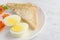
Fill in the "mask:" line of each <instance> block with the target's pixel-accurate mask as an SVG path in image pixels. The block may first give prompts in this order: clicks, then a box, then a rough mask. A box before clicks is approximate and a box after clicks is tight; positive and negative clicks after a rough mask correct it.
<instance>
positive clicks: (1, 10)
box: [0, 6, 4, 14]
mask: <svg viewBox="0 0 60 40" xmlns="http://www.w3.org/2000/svg"><path fill="white" fill-rule="evenodd" d="M3 12H4V8H3V7H2V6H0V14H2V13H3Z"/></svg>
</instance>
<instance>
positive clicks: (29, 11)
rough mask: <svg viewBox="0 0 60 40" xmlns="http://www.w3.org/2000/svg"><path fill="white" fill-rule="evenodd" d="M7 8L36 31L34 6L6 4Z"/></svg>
mask: <svg viewBox="0 0 60 40" xmlns="http://www.w3.org/2000/svg"><path fill="white" fill-rule="evenodd" d="M7 6H8V7H9V8H11V9H12V10H13V11H14V12H15V13H16V14H17V15H19V16H21V17H22V19H23V20H24V21H25V22H27V23H28V24H29V27H30V28H31V29H33V30H36V29H38V19H37V10H38V8H37V7H36V6H33V5H32V4H28V5H27V3H26V4H15V3H8V4H7Z"/></svg>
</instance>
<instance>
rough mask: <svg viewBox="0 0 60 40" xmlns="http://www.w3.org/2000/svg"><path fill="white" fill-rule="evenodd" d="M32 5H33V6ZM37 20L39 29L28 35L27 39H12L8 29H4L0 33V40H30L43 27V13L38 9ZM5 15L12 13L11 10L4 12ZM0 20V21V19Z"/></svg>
mask: <svg viewBox="0 0 60 40" xmlns="http://www.w3.org/2000/svg"><path fill="white" fill-rule="evenodd" d="M33 5H34V4H33ZM38 11H39V12H38V20H39V29H38V30H37V31H35V32H33V33H32V34H29V36H28V37H24V38H13V37H11V36H10V35H9V28H7V27H5V28H4V30H3V31H2V32H1V33H0V39H1V40H28V39H31V38H33V37H35V36H36V35H37V34H38V33H39V32H40V30H41V27H43V26H44V25H45V21H46V20H45V19H46V18H45V17H46V15H45V13H44V12H43V11H42V9H41V8H39V10H38ZM6 13H12V12H11V10H8V11H6ZM0 19H2V18H1V17H0Z"/></svg>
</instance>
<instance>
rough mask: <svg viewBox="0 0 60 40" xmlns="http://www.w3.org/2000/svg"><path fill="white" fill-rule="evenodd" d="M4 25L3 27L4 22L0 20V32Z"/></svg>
mask: <svg viewBox="0 0 60 40" xmlns="http://www.w3.org/2000/svg"><path fill="white" fill-rule="evenodd" d="M4 27H5V25H4V23H3V22H2V21H1V20H0V32H1V31H2V30H3V28H4Z"/></svg>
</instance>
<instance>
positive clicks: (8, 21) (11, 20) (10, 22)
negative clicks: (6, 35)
mask: <svg viewBox="0 0 60 40" xmlns="http://www.w3.org/2000/svg"><path fill="white" fill-rule="evenodd" d="M6 22H7V23H8V24H10V25H13V24H16V23H17V20H16V19H14V18H7V19H6Z"/></svg>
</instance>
